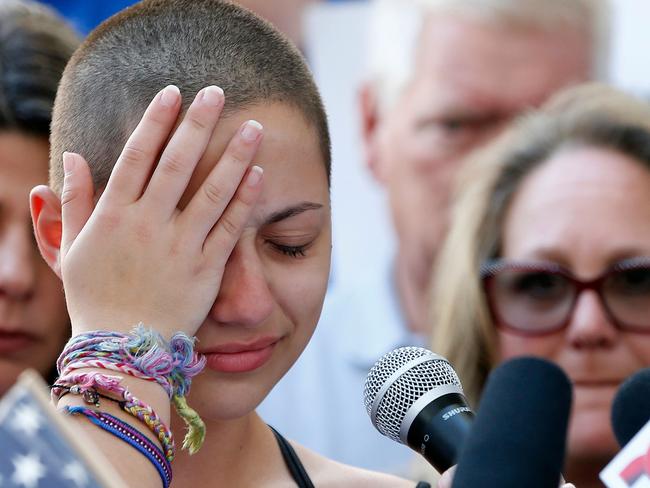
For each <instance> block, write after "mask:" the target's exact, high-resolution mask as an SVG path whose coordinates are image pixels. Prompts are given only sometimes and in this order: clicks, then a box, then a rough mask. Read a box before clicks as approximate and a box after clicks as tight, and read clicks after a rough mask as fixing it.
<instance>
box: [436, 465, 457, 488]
mask: <svg viewBox="0 0 650 488" xmlns="http://www.w3.org/2000/svg"><path fill="white" fill-rule="evenodd" d="M455 472H456V466H452V467H451V468H449V469H448V470H447V471H445V472H444V473H442V476H441V477H440V479H439V480H438V488H451V484H452V482H453V481H454V473H455Z"/></svg>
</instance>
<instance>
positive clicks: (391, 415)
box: [363, 347, 462, 442]
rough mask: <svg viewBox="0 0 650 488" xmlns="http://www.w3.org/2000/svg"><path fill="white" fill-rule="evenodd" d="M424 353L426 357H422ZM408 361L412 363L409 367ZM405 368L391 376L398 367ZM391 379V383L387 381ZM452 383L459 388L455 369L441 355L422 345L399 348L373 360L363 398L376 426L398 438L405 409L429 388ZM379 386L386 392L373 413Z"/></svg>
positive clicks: (391, 437) (429, 389) (387, 435)
mask: <svg viewBox="0 0 650 488" xmlns="http://www.w3.org/2000/svg"><path fill="white" fill-rule="evenodd" d="M423 356H426V360H422V359H421V358H422V357H423ZM409 363H413V366H412V367H409V366H408V365H409ZM402 368H404V371H402V373H401V374H400V375H399V376H397V377H396V378H391V377H392V376H393V375H394V374H395V373H396V372H397V371H398V370H400V369H402ZM389 381H390V384H388V383H387V382H389ZM444 385H454V386H457V387H459V388H460V389H461V390H462V386H461V384H460V380H459V379H458V375H457V374H456V372H455V371H454V368H452V367H451V365H450V364H449V363H448V362H447V361H446V360H445V359H444V358H442V357H441V356H438V355H437V354H434V353H432V352H431V351H429V350H427V349H424V348H421V347H400V348H399V349H395V350H394V351H391V352H389V353H388V354H386V355H384V356H383V357H382V358H381V359H380V360H379V361H377V362H376V363H375V365H374V366H373V367H372V369H371V370H370V372H369V373H368V377H367V378H366V384H365V386H364V391H363V401H364V403H365V406H366V410H367V411H368V415H369V416H370V420H371V421H372V424H373V425H374V426H375V428H376V429H377V430H378V431H379V432H381V433H382V434H384V435H385V436H386V437H389V438H390V439H392V440H394V441H397V442H402V441H401V440H400V436H399V433H400V427H401V425H402V421H403V420H404V417H405V416H406V413H407V412H408V410H409V409H410V408H411V407H412V406H413V404H414V403H415V402H416V401H417V400H418V399H420V397H422V396H423V395H424V394H425V393H427V392H429V391H431V390H432V389H434V388H436V387H439V386H444ZM382 389H385V393H384V394H383V397H382V398H381V400H380V403H379V406H378V408H377V411H376V413H375V415H374V416H373V411H372V407H373V404H374V402H375V399H376V398H377V395H378V394H379V393H380V391H381V390H382Z"/></svg>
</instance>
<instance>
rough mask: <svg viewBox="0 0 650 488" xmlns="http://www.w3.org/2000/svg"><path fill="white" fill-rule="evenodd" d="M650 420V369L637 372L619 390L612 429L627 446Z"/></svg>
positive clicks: (613, 407)
mask: <svg viewBox="0 0 650 488" xmlns="http://www.w3.org/2000/svg"><path fill="white" fill-rule="evenodd" d="M648 420H650V368H646V369H642V370H640V371H637V372H636V373H634V374H633V375H632V376H630V377H629V378H628V379H627V380H625V381H624V382H623V384H622V385H621V386H620V388H619V389H618V392H617V393H616V396H615V397H614V402H613V404H612V428H613V429H614V435H615V436H616V440H617V441H618V444H619V445H620V446H621V447H623V446H625V445H626V444H627V443H628V442H629V441H630V439H632V437H634V436H635V435H636V433H637V432H639V431H640V430H641V428H642V427H643V426H644V425H645V424H646V423H647V422H648Z"/></svg>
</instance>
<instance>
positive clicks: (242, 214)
mask: <svg viewBox="0 0 650 488" xmlns="http://www.w3.org/2000/svg"><path fill="white" fill-rule="evenodd" d="M263 175H264V170H263V169H262V168H260V167H259V166H252V167H251V168H250V169H249V170H248V171H247V173H246V176H245V177H244V179H243V181H242V183H241V185H240V186H239V188H238V189H237V192H236V193H235V195H234V197H233V199H232V200H231V202H230V204H229V205H228V207H227V208H226V210H225V211H224V213H223V214H222V215H221V218H220V219H219V221H218V222H217V224H216V225H215V226H214V228H213V229H212V231H211V232H210V233H209V235H208V237H207V239H206V240H205V244H204V246H203V251H204V253H205V254H206V255H208V256H214V255H215V254H216V255H220V256H223V263H221V264H223V265H225V263H226V261H227V260H228V257H229V256H230V253H231V251H232V249H233V248H234V247H235V244H236V243H237V241H238V240H239V237H240V236H241V233H242V231H243V230H244V226H245V225H246V223H247V222H248V219H249V218H250V215H251V212H252V211H253V208H254V207H255V203H256V202H257V199H258V197H259V195H260V193H261V191H262V180H263Z"/></svg>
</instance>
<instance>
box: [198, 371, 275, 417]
mask: <svg viewBox="0 0 650 488" xmlns="http://www.w3.org/2000/svg"><path fill="white" fill-rule="evenodd" d="M273 384H274V383H270V382H269V381H268V379H267V378H266V377H265V375H263V376H260V377H246V376H242V377H236V376H230V377H217V376H214V375H213V374H210V372H209V371H206V372H204V373H201V375H199V376H198V377H197V378H196V379H195V380H194V381H193V383H192V389H191V391H190V396H189V398H188V403H189V405H190V406H191V407H192V408H194V409H195V410H196V411H197V412H198V413H199V415H200V416H201V417H202V418H203V419H204V420H206V421H207V420H213V421H228V420H235V419H238V418H242V417H245V416H246V415H248V414H250V413H251V412H253V411H254V410H255V409H256V408H257V406H258V405H259V404H260V403H261V402H262V400H264V398H265V397H266V395H267V394H268V393H269V391H270V390H271V388H272V386H273Z"/></svg>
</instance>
